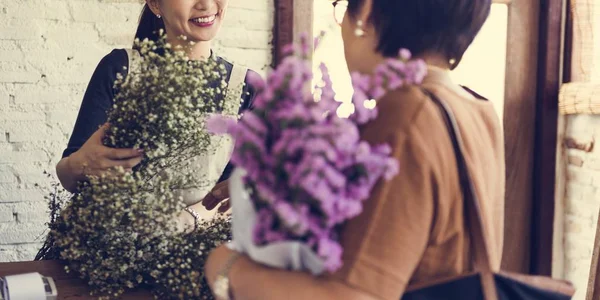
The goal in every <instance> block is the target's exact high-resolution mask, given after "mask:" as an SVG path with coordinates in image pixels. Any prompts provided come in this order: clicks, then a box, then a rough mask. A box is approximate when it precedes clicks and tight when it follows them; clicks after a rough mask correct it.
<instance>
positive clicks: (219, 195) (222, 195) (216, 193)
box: [202, 180, 230, 213]
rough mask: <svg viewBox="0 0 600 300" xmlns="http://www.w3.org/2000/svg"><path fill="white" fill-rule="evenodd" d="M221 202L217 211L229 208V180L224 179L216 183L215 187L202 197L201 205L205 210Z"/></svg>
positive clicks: (211, 208) (222, 211)
mask: <svg viewBox="0 0 600 300" xmlns="http://www.w3.org/2000/svg"><path fill="white" fill-rule="evenodd" d="M219 203H221V206H219V209H218V211H219V212H220V213H225V212H226V211H228V210H229V207H230V204H229V181H228V180H225V181H222V182H219V183H217V185H215V187H214V188H213V189H212V190H211V191H210V192H209V193H208V195H206V196H205V197H204V199H202V205H203V206H204V207H205V208H206V209H207V210H213V209H214V208H215V207H217V205H219Z"/></svg>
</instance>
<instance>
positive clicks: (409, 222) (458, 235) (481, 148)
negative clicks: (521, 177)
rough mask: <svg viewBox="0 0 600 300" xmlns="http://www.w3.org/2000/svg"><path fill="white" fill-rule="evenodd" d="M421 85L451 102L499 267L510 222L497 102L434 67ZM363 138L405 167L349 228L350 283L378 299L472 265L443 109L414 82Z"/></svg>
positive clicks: (344, 276) (386, 104)
mask: <svg viewBox="0 0 600 300" xmlns="http://www.w3.org/2000/svg"><path fill="white" fill-rule="evenodd" d="M423 86H424V87H425V88H426V89H428V90H429V91H431V92H432V93H434V94H435V95H437V96H438V98H440V99H441V100H443V101H445V102H446V103H447V104H448V105H449V106H450V107H451V108H452V110H453V112H454V115H455V117H456V119H457V121H458V123H459V127H460V130H461V134H462V137H463V140H464V145H465V151H466V153H465V156H466V157H465V159H466V161H467V164H468V167H469V170H470V172H471V174H472V175H471V176H472V177H473V180H474V185H475V189H476V193H477V194H478V197H479V199H481V200H480V201H482V203H481V208H482V211H483V218H484V222H485V226H486V231H487V232H486V233H487V239H488V243H489V244H490V245H489V248H490V252H491V253H490V257H491V260H492V264H493V267H494V268H495V269H499V267H500V258H501V254H502V240H503V226H504V224H503V222H504V186H505V178H504V172H505V169H504V142H503V135H502V128H501V126H500V121H499V119H498V116H497V115H496V113H495V111H494V108H493V105H492V103H490V102H488V101H484V100H480V99H477V98H475V97H474V96H472V95H471V94H470V93H467V92H466V91H464V90H463V89H462V88H460V87H459V86H458V85H456V84H454V83H452V81H451V80H450V77H449V74H448V73H447V72H446V71H444V70H441V69H437V68H430V69H429V74H428V76H427V77H426V78H425V80H424V83H423ZM378 107H379V116H378V118H377V119H376V120H374V121H373V122H371V123H369V124H367V125H366V126H365V127H364V128H363V130H362V136H363V138H364V139H365V140H367V141H369V142H370V143H371V144H380V143H389V144H390V145H391V146H392V148H393V155H394V156H395V157H396V158H397V159H398V160H399V162H400V174H399V175H398V176H396V177H395V178H394V179H392V180H390V181H387V182H380V183H379V184H378V185H377V186H376V187H375V190H374V191H373V193H372V197H371V198H370V199H369V200H367V202H366V203H365V209H364V212H363V213H362V214H361V215H360V216H359V217H357V218H356V219H353V220H351V221H350V222H349V223H348V224H347V225H346V227H345V228H344V231H343V234H342V244H343V247H344V257H343V260H344V267H343V268H342V270H341V271H340V272H338V273H336V274H334V276H335V278H336V279H338V280H340V281H343V282H344V283H345V284H347V285H349V286H351V287H353V288H356V289H359V290H362V291H364V292H366V293H369V294H371V295H373V296H375V297H378V298H380V299H394V300H397V299H400V297H401V296H402V294H403V293H404V291H405V290H406V288H407V287H408V286H409V285H412V284H422V283H427V282H430V281H434V280H438V279H443V278H445V277H449V276H454V275H459V274H462V273H465V272H467V271H470V270H471V260H470V258H471V256H470V250H469V248H470V247H469V237H468V234H467V232H466V228H465V225H464V214H465V212H464V205H463V198H462V193H461V189H460V185H459V183H458V179H457V177H458V174H457V172H458V171H457V166H456V159H455V156H454V155H455V154H454V150H453V147H452V142H451V140H450V136H449V134H448V130H447V127H446V125H445V123H444V119H443V117H442V114H441V112H440V110H439V108H438V106H437V105H436V104H435V103H434V102H433V101H432V100H431V99H429V98H428V97H426V96H425V94H424V93H423V92H422V91H421V90H420V89H419V88H418V87H410V88H405V89H402V90H398V91H395V92H393V93H390V94H388V95H387V96H386V97H385V98H384V99H382V100H381V101H380V102H379V103H378Z"/></svg>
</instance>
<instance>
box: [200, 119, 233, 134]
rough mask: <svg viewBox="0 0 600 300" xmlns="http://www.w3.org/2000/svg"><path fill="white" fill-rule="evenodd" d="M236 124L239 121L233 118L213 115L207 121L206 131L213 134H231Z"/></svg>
mask: <svg viewBox="0 0 600 300" xmlns="http://www.w3.org/2000/svg"><path fill="white" fill-rule="evenodd" d="M236 124H237V120H235V119H233V118H231V117H227V116H223V115H219V114H213V115H210V116H209V117H208V119H207V120H206V129H207V130H208V132H210V133H213V134H218V135H221V134H231V133H233V130H234V129H235V125H236Z"/></svg>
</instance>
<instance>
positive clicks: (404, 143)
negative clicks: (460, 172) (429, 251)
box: [333, 135, 436, 299]
mask: <svg viewBox="0 0 600 300" xmlns="http://www.w3.org/2000/svg"><path fill="white" fill-rule="evenodd" d="M389 140H390V141H389V143H390V145H391V146H392V149H393V152H392V153H393V155H394V157H396V158H397V159H398V161H399V163H400V173H399V174H398V175H397V176H396V177H394V178H393V179H391V180H389V181H381V182H380V183H379V184H378V185H377V186H376V187H375V189H374V190H373V192H372V194H371V195H372V196H371V197H370V199H368V200H367V201H366V202H365V204H364V205H365V206H364V211H363V213H362V214H360V215H359V216H358V217H357V218H355V219H353V220H351V221H349V222H348V223H347V224H346V225H345V227H344V228H343V231H342V236H341V238H342V247H343V249H344V254H343V263H344V265H343V267H342V269H341V270H340V271H339V272H337V273H336V274H334V275H333V277H334V279H336V280H339V281H341V282H343V283H344V284H346V285H348V286H350V287H352V288H355V289H358V290H361V291H363V292H366V293H368V294H371V295H373V296H375V297H376V298H378V299H400V298H401V296H402V294H403V293H404V291H405V289H406V286H407V285H408V283H409V281H410V279H411V276H412V275H413V273H414V272H415V270H416V268H417V266H418V265H419V263H420V261H421V258H422V257H423V254H424V252H425V249H426V247H427V244H428V241H429V237H430V231H431V228H432V222H433V215H434V203H435V201H434V197H435V194H436V190H435V187H436V184H435V182H436V179H435V178H436V176H434V173H435V172H434V171H433V168H430V167H429V166H428V161H429V160H428V159H426V157H425V155H426V154H425V153H426V152H428V151H425V150H426V149H424V147H423V146H421V145H423V144H424V143H422V142H421V141H420V137H419V136H418V135H414V137H411V136H401V135H396V136H394V137H392V138H390V139H389Z"/></svg>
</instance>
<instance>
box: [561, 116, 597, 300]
mask: <svg viewBox="0 0 600 300" xmlns="http://www.w3.org/2000/svg"><path fill="white" fill-rule="evenodd" d="M566 122H567V129H566V132H565V148H566V150H565V151H566V153H565V154H566V155H565V156H566V159H567V160H568V162H567V166H566V170H565V172H566V174H565V175H566V186H565V195H564V201H563V203H564V224H563V226H564V228H563V230H564V240H563V243H564V245H563V249H564V270H563V274H564V276H565V279H567V280H570V281H572V282H573V283H574V284H575V286H576V287H577V289H578V292H577V294H576V296H575V298H574V299H575V300H583V299H585V290H586V288H587V281H588V275H589V268H590V263H591V258H592V251H593V244H594V237H595V233H596V224H597V221H598V213H599V209H600V144H599V143H600V116H599V115H572V116H568V117H566Z"/></svg>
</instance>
